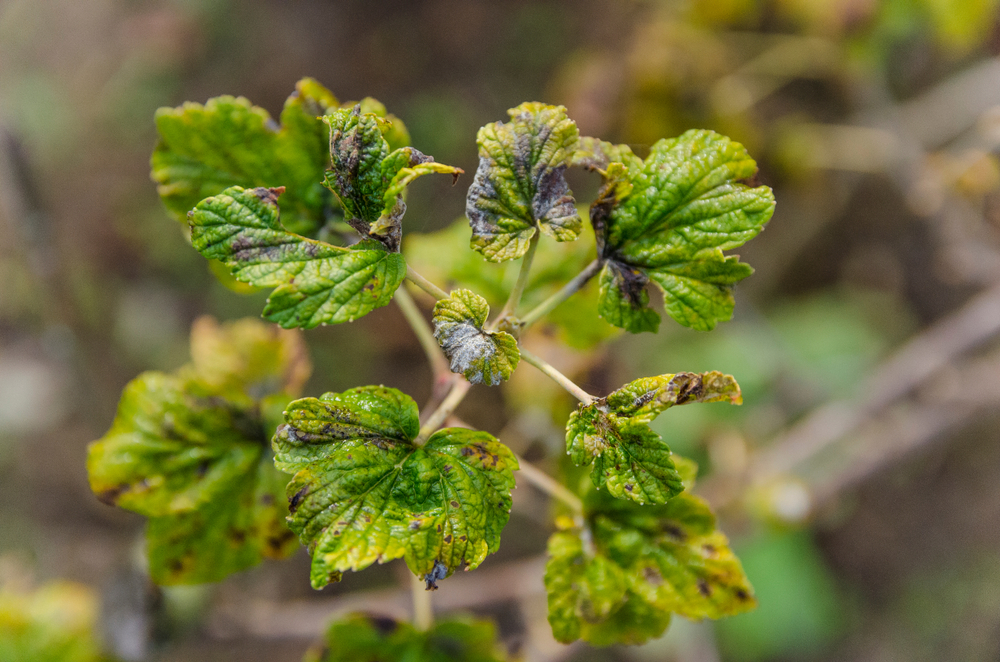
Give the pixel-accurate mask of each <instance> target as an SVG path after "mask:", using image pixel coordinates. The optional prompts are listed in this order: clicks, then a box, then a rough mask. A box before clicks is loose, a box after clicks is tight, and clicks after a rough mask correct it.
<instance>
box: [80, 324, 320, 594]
mask: <svg viewBox="0 0 1000 662" xmlns="http://www.w3.org/2000/svg"><path fill="white" fill-rule="evenodd" d="M216 350H218V353H215V352H216ZM303 351H304V350H303V348H302V344H301V340H300V339H299V338H298V336H297V335H295V334H293V333H291V332H287V331H280V330H277V329H274V328H273V327H270V326H268V325H265V324H263V323H261V322H259V321H256V320H241V321H238V322H233V323H229V324H225V325H222V326H220V325H218V324H216V323H215V322H214V321H213V320H209V319H207V318H203V319H201V320H198V321H197V322H196V323H195V326H194V329H193V331H192V354H193V355H194V363H193V364H191V365H188V366H184V367H182V368H181V369H180V370H179V371H178V372H177V374H176V375H167V374H163V373H158V372H147V373H144V374H142V375H140V376H139V377H137V378H136V379H134V380H133V381H132V382H130V383H129V384H128V386H126V388H125V391H124V392H123V393H122V398H121V401H120V402H119V404H118V413H117V415H116V417H115V421H114V423H113V424H112V426H111V429H110V430H109V431H108V433H107V434H106V435H104V437H102V438H101V439H99V440H98V441H96V442H94V443H93V444H91V445H90V448H89V452H88V457H87V470H88V473H89V476H90V486H91V489H93V491H94V493H95V494H97V496H98V498H99V499H101V501H104V502H105V503H108V504H110V505H117V506H121V507H122V508H125V509H127V510H132V511H135V512H137V513H139V514H141V515H146V516H147V517H149V518H150V524H149V528H148V529H147V548H148V554H149V559H150V572H151V574H152V576H153V579H154V580H155V581H157V582H159V583H162V584H176V583H201V582H206V581H217V580H219V579H222V578H223V577H225V576H227V575H229V574H231V573H233V572H237V571H239V570H243V569H245V568H248V567H250V566H253V565H256V564H257V563H259V562H260V560H261V559H262V558H281V557H284V556H287V555H288V554H289V553H290V552H291V551H292V550H293V549H294V548H295V546H296V545H295V538H294V535H293V534H292V532H291V531H290V530H288V527H287V526H286V525H285V523H284V517H285V514H286V513H287V509H286V507H285V504H284V498H283V497H284V484H285V481H284V478H283V476H282V475H281V474H280V473H279V472H278V471H277V470H276V469H275V468H274V466H273V463H272V461H271V457H270V451H269V449H268V441H269V439H270V437H271V434H272V432H273V430H274V428H275V425H274V424H273V423H271V421H272V420H273V413H272V410H273V409H275V408H276V407H281V408H283V405H284V404H285V403H287V402H288V400H289V399H290V398H291V397H293V396H294V394H296V393H297V392H298V389H299V388H300V387H301V385H302V383H303V382H304V380H305V379H306V378H307V377H308V374H309V362H308V358H306V357H305V356H304V354H303Z"/></svg>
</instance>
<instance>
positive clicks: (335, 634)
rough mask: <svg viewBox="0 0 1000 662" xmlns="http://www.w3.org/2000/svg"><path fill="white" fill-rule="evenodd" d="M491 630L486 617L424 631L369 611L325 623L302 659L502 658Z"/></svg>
mask: <svg viewBox="0 0 1000 662" xmlns="http://www.w3.org/2000/svg"><path fill="white" fill-rule="evenodd" d="M506 659H507V656H506V655H505V654H504V652H503V650H502V649H501V648H500V647H499V646H498V644H497V637H496V629H495V628H494V626H493V624H492V623H489V622H488V621H477V620H472V619H467V618H449V619H448V620H444V621H437V622H436V623H435V624H434V625H433V627H431V628H430V629H429V630H427V631H421V630H418V629H416V628H415V627H413V626H412V625H410V624H409V623H405V622H401V621H395V620H393V619H391V618H382V617H377V616H371V615H368V614H349V615H348V616H346V617H344V618H341V619H340V620H338V621H336V622H334V623H332V624H330V627H329V628H328V629H327V632H326V637H325V640H324V644H323V646H322V647H319V648H315V649H312V650H310V651H309V652H308V653H307V654H306V657H305V659H304V660H303V662H358V661H364V662H397V661H400V660H405V661H406V662H504V660H506Z"/></svg>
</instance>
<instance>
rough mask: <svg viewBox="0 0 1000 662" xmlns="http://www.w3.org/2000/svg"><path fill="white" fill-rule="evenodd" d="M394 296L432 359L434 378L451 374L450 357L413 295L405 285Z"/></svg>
mask: <svg viewBox="0 0 1000 662" xmlns="http://www.w3.org/2000/svg"><path fill="white" fill-rule="evenodd" d="M393 298H394V299H395V301H396V305H398V306H399V309H400V310H401V311H402V312H403V317H405V318H406V321H407V322H409V324H410V328H412V329H413V332H414V333H415V334H416V336H417V340H419V341H420V346H421V347H422V348H423V350H424V354H426V355H427V360H428V361H430V364H431V371H432V372H433V373H434V379H435V380H437V379H438V378H440V377H441V376H442V375H450V374H451V371H450V369H449V368H448V359H447V358H446V357H445V355H444V352H442V351H441V347H440V345H438V343H437V340H435V338H434V331H432V330H431V325H430V324H428V323H427V320H426V319H425V318H424V316H423V315H422V314H421V312H420V309H419V308H417V304H416V302H414V301H413V297H411V296H410V293H409V292H407V291H406V288H405V287H403V286H400V287H399V288H398V289H397V290H396V294H395V295H394V296H393Z"/></svg>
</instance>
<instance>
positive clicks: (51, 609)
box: [0, 582, 105, 662]
mask: <svg viewBox="0 0 1000 662" xmlns="http://www.w3.org/2000/svg"><path fill="white" fill-rule="evenodd" d="M97 614H98V601H97V596H96V595H94V593H93V592H92V591H91V590H90V589H89V588H88V587H86V586H84V585H82V584H73V583H69V582H53V583H50V584H47V585H45V586H43V587H41V588H40V589H38V590H36V591H32V592H21V591H15V590H12V589H9V588H7V587H3V586H0V660H11V662H14V661H15V660H16V661H17V662H101V661H102V660H104V659H105V658H104V657H103V656H102V655H101V654H100V645H99V643H98V640H97V637H96V635H95V630H96V626H97Z"/></svg>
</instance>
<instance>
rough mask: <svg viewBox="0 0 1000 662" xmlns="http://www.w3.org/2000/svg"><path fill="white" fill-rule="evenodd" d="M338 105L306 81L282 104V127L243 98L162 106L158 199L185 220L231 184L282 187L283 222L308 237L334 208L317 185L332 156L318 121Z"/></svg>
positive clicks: (156, 160) (155, 164)
mask: <svg viewBox="0 0 1000 662" xmlns="http://www.w3.org/2000/svg"><path fill="white" fill-rule="evenodd" d="M336 107H337V100H336V98H334V96H333V94H331V93H330V91H329V90H327V89H325V88H324V87H323V86H322V85H320V84H319V83H317V82H316V81H314V80H312V79H310V78H305V79H303V80H301V81H299V82H298V84H297V85H296V86H295V92H294V93H293V94H292V96H290V97H289V98H288V101H286V102H285V107H284V110H282V113H281V126H280V128H279V127H276V126H275V125H274V122H273V121H272V120H271V117H270V116H269V115H268V113H267V111H265V110H264V109H263V108H258V107H256V106H253V105H251V104H250V102H249V101H247V100H246V99H244V98H242V97H238V98H234V97H231V96H221V97H216V98H213V99H209V100H208V103H206V104H205V105H204V106H202V105H201V104H196V103H186V104H184V105H183V106H181V107H179V108H161V109H160V110H159V111H157V113H156V128H157V130H158V131H159V134H160V141H159V143H158V144H157V146H156V149H155V151H154V152H153V156H152V159H151V162H150V165H151V167H152V177H153V180H154V181H156V183H157V184H158V185H159V186H158V190H159V192H160V196H161V197H162V198H163V201H164V203H165V204H166V206H167V208H168V209H169V210H170V211H171V212H173V213H174V215H176V216H177V217H178V218H179V219H185V218H186V215H187V213H188V211H189V210H191V209H192V208H193V207H194V206H195V205H196V204H198V202H199V201H201V200H203V199H204V198H207V197H209V196H212V195H217V194H219V193H221V192H222V191H223V190H225V189H227V188H229V187H230V186H242V187H244V188H253V187H258V186H268V187H276V186H284V187H285V188H286V190H287V194H286V196H285V200H284V208H285V209H284V212H285V222H286V224H287V225H288V227H289V228H291V229H292V230H294V231H295V232H299V233H303V234H308V233H311V232H313V231H314V230H316V229H317V228H319V227H320V226H321V225H322V224H323V222H324V221H325V210H326V208H328V207H329V206H330V204H331V203H332V196H331V195H330V193H329V191H327V190H326V189H325V188H324V187H323V185H322V181H323V172H324V171H325V170H326V168H327V165H328V164H329V162H330V152H329V138H328V131H327V127H326V126H325V125H324V124H323V122H322V121H320V119H319V117H320V116H322V115H325V114H326V113H328V112H330V111H331V110H332V109H334V108H336Z"/></svg>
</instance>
